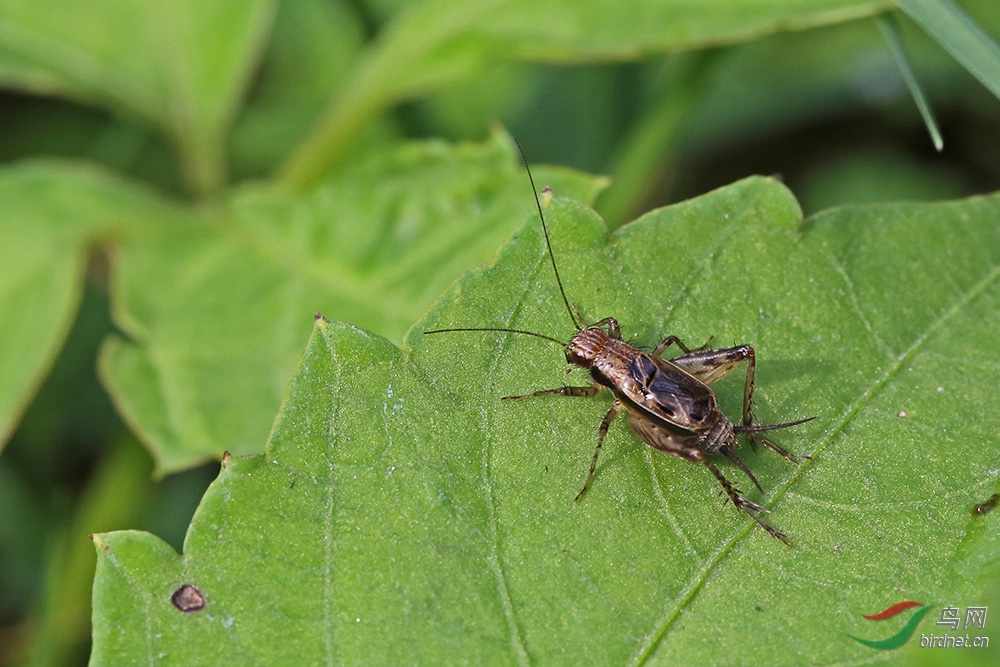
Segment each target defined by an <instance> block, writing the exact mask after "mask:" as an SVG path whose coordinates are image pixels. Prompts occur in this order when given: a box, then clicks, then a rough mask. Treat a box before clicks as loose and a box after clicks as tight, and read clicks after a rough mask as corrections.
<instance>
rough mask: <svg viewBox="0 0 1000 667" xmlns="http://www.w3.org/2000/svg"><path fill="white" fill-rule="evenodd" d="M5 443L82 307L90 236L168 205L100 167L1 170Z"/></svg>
mask: <svg viewBox="0 0 1000 667" xmlns="http://www.w3.org/2000/svg"><path fill="white" fill-rule="evenodd" d="M0 201H2V202H3V203H4V205H3V207H2V209H0V266H3V271H2V272H0V323H2V326H0V447H2V446H3V444H6V442H7V440H9V438H10V435H11V433H12V432H13V429H14V427H15V426H16V425H17V422H18V420H19V418H20V415H21V414H22V413H23V411H24V409H25V408H26V406H27V404H28V402H29V401H30V400H31V398H32V396H33V395H34V393H35V391H36V390H37V388H38V386H39V385H40V384H41V382H42V380H43V379H44V377H45V375H46V374H47V373H48V370H49V367H50V366H51V364H52V363H53V361H54V360H55V357H56V355H57V354H58V352H59V348H60V347H61V346H62V342H63V339H64V338H65V336H66V334H67V332H68V331H69V328H70V325H71V324H72V322H73V318H74V316H75V314H76V310H77V306H78V304H79V301H80V295H81V293H82V289H83V272H84V269H85V264H86V257H87V250H88V247H89V245H90V244H91V243H94V242H95V241H97V240H98V239H102V238H107V237H109V236H111V235H114V234H116V233H123V232H124V231H125V230H127V229H129V228H131V227H132V225H133V224H134V223H135V221H137V220H144V219H150V218H156V217H160V218H163V217H164V216H165V215H168V213H167V212H168V211H169V209H168V207H166V206H165V205H164V204H162V203H161V202H159V201H158V200H156V199H155V198H154V197H152V196H150V195H149V194H148V193H146V192H145V191H143V190H141V189H139V188H136V187H135V186H133V185H131V184H128V183H126V182H125V181H122V180H119V179H117V178H114V177H113V176H110V175H108V174H105V173H103V172H102V171H100V170H97V169H93V168H87V167H76V166H69V165H65V164H58V163H55V162H25V163H21V164H20V165H17V166H13V167H8V168H5V169H3V170H0Z"/></svg>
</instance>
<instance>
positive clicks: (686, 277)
mask: <svg viewBox="0 0 1000 667" xmlns="http://www.w3.org/2000/svg"><path fill="white" fill-rule="evenodd" d="M547 216H548V218H549V220H550V223H551V227H550V228H551V233H552V238H553V245H554V246H555V253H556V256H557V258H558V261H559V266H560V269H561V272H562V276H563V279H564V282H565V284H566V289H567V292H568V294H569V296H570V298H571V300H572V301H573V302H576V303H579V304H580V306H581V308H582V310H583V312H584V314H585V315H586V316H587V317H588V318H590V319H595V318H600V317H604V316H607V315H615V316H616V317H618V318H619V320H620V321H621V323H622V325H623V327H624V328H625V330H626V331H627V332H628V333H629V334H631V333H632V332H635V333H636V334H637V335H636V337H635V339H634V340H635V341H636V342H637V343H642V344H647V345H648V344H655V343H656V342H657V341H658V340H659V338H660V337H662V336H664V335H665V334H667V333H673V334H677V335H680V336H681V337H682V338H684V339H685V340H686V341H687V342H688V343H690V344H694V345H697V344H700V343H701V342H703V341H704V340H705V339H707V338H708V336H710V335H714V336H715V342H716V344H720V345H721V344H726V345H728V344H730V343H734V342H748V343H751V344H753V345H754V346H755V348H756V350H757V355H758V357H757V358H758V367H757V371H758V375H757V404H758V415H759V416H760V417H761V418H762V420H763V421H765V422H774V421H782V420H790V419H795V418H799V417H805V416H811V415H815V416H816V417H817V419H816V420H815V421H813V422H810V423H808V424H806V425H802V426H799V427H796V428H794V429H789V430H786V431H782V432H780V433H776V434H775V438H776V439H777V440H779V441H780V443H781V444H783V445H785V446H787V447H788V448H789V449H791V450H793V451H796V452H799V453H802V454H807V455H810V456H812V459H811V460H809V461H807V462H805V463H803V464H802V465H801V466H799V467H795V466H791V465H789V464H788V463H786V462H785V461H783V460H781V459H780V458H779V457H777V456H775V455H774V454H773V453H770V452H767V451H764V452H759V453H757V454H753V453H751V452H749V451H747V452H745V459H746V461H747V462H748V464H749V465H750V466H751V467H752V468H753V470H754V471H755V473H756V475H757V477H758V478H759V479H760V481H761V483H762V485H763V487H764V489H765V493H764V495H763V497H762V498H761V497H759V494H757V493H756V492H753V493H751V497H752V498H756V499H758V500H759V501H760V502H761V503H762V504H764V505H766V506H767V507H769V508H771V509H772V510H773V513H772V514H770V515H769V517H768V518H769V521H771V522H772V523H773V524H774V525H775V526H777V527H779V528H780V529H782V530H784V531H787V532H788V533H789V535H790V536H791V538H792V541H793V544H794V546H793V548H786V547H784V546H783V545H782V544H780V543H779V542H777V541H776V540H774V539H772V538H771V537H769V536H768V535H767V534H765V533H764V532H763V531H761V530H759V529H758V528H756V527H755V524H753V523H752V522H751V521H750V520H749V519H747V518H746V517H744V516H741V515H740V514H739V513H738V512H736V511H735V510H733V508H732V507H729V506H726V505H724V504H723V503H722V502H721V500H720V499H719V498H718V497H716V495H715V493H714V491H715V488H714V487H715V482H714V480H713V479H712V477H711V475H710V474H708V472H707V471H706V470H704V469H702V468H700V467H698V466H695V465H692V464H690V463H686V462H684V461H681V460H679V459H673V458H669V457H667V456H663V455H661V454H659V453H656V452H654V451H653V450H651V449H650V448H649V447H646V446H645V445H643V444H642V443H641V442H639V441H638V440H637V438H635V436H633V435H632V434H631V433H630V432H629V430H628V428H627V427H626V426H625V424H624V423H616V424H614V425H613V426H612V428H611V432H610V434H609V436H608V440H607V443H606V445H605V448H604V454H603V458H602V460H601V462H600V464H599V466H598V469H597V475H596V478H595V480H594V485H593V487H592V488H591V490H590V493H589V494H588V495H587V496H586V497H584V499H583V500H581V501H580V502H579V503H574V502H573V496H574V494H575V493H576V491H577V490H579V488H580V485H581V484H582V482H583V478H584V474H585V472H586V468H587V464H588V461H589V458H590V454H591V452H592V448H593V444H594V441H595V437H596V431H597V425H598V423H599V422H600V419H601V417H602V415H603V414H604V412H605V411H606V410H607V408H608V405H609V400H610V399H609V397H608V396H606V395H605V396H603V397H597V398H592V399H571V398H555V397H539V398H537V399H532V400H525V401H519V402H501V401H500V400H499V399H500V397H502V396H505V395H509V394H517V393H523V392H525V391H530V390H533V389H538V388H544V387H552V386H558V385H560V384H562V383H563V382H565V381H566V380H565V376H564V375H563V373H562V369H563V368H564V360H563V356H562V353H561V351H560V350H559V349H558V348H557V347H556V346H554V345H552V344H550V343H548V342H546V341H542V340H538V339H536V338H529V337H526V336H516V335H513V334H500V333H454V334H439V335H436V336H433V337H430V336H423V335H422V331H423V330H426V329H429V328H435V327H442V326H494V327H516V328H523V329H528V330H532V331H537V332H541V333H545V334H548V335H553V336H557V337H561V338H566V337H568V336H569V335H570V334H571V332H572V329H571V326H570V322H569V316H568V315H567V314H566V313H565V312H564V309H563V306H562V302H561V299H560V297H559V295H558V292H557V290H556V288H555V284H554V280H553V277H552V274H551V268H550V266H549V263H548V257H547V256H546V254H545V251H544V245H543V242H542V239H541V235H540V232H539V229H538V226H537V223H536V222H535V221H529V222H528V223H527V224H526V226H525V227H523V228H522V229H521V230H520V231H519V232H518V233H517V234H516V235H515V236H514V237H513V239H512V240H511V242H510V243H509V244H508V245H507V246H506V247H505V248H504V249H503V251H502V252H501V254H500V255H499V256H498V258H497V260H496V261H495V262H494V263H493V264H491V265H489V266H487V267H485V268H484V269H481V270H477V271H475V272H472V273H470V274H469V275H467V276H466V277H465V278H463V279H462V280H461V281H459V282H458V283H457V284H456V285H455V286H454V287H453V289H451V290H450V291H449V292H447V293H446V295H445V296H444V297H443V298H442V299H441V300H439V301H438V303H437V304H436V305H435V307H434V308H432V309H431V311H430V312H429V313H428V315H427V316H426V317H425V318H424V320H423V321H421V322H420V323H418V324H417V326H416V327H414V329H412V330H411V332H410V334H409V336H408V337H407V339H406V345H407V347H406V348H405V349H404V350H402V351H401V350H399V349H397V348H395V347H394V346H393V345H392V344H390V343H389V342H388V341H386V340H385V339H382V338H380V337H377V336H373V335H371V334H369V333H366V332H365V331H363V330H359V329H356V328H354V327H352V326H350V325H347V324H337V323H329V322H327V321H325V320H322V319H320V320H317V323H316V326H315V329H314V331H313V336H312V338H311V340H310V342H309V344H308V346H307V347H306V351H305V354H304V356H303V357H302V361H301V364H300V367H299V373H298V374H297V375H296V376H295V379H294V380H293V381H292V384H291V387H290V388H289V391H288V394H287V396H286V400H285V403H284V405H283V407H282V409H281V411H280V413H279V415H278V418H277V420H276V422H275V425H274V429H273V431H272V434H271V438H270V440H269V443H268V446H267V449H266V452H265V454H264V455H263V456H254V457H247V458H230V459H228V460H227V461H226V462H225V464H224V466H223V471H222V473H221V474H220V477H219V479H218V480H217V481H216V482H215V484H213V486H212V487H211V488H210V489H209V491H208V493H207V494H206V496H205V498H204V500H203V502H202V504H201V507H200V508H199V511H198V512H197V513H196V515H195V517H194V519H193V521H192V525H191V528H190V531H189V533H188V537H187V540H186V543H185V547H184V554H183V555H178V554H176V553H174V552H173V551H172V550H171V549H169V548H168V547H167V546H166V545H165V544H163V543H162V542H161V541H159V540H158V539H156V538H155V537H153V536H151V535H147V534H141V533H135V532H125V533H109V534H105V535H100V536H98V537H97V538H96V542H97V545H98V553H99V566H98V574H97V579H96V582H95V588H94V596H95V597H94V627H95V634H94V641H95V644H94V654H93V662H94V664H117V663H120V662H125V661H135V660H140V659H141V660H145V661H152V662H156V663H158V664H186V663H190V662H191V661H192V660H196V661H201V662H206V663H212V664H246V663H248V662H254V663H259V664H316V663H320V662H323V663H337V664H341V663H354V664H373V663H378V664H398V663H402V662H407V663H410V662H419V663H426V664H450V663H459V662H461V663H471V664H506V663H511V664H528V663H533V664H704V665H708V664H711V665H725V664H733V665H737V664H738V665H742V664H773V665H785V664H787V665H797V664H835V663H866V662H872V661H880V660H884V659H886V658H887V657H900V656H905V655H907V653H906V651H908V650H911V649H912V648H913V647H912V646H908V647H907V648H905V649H902V650H901V651H900V652H899V653H895V654H888V653H879V652H877V651H876V650H875V649H871V648H868V647H866V646H863V645H861V644H859V643H856V642H854V641H853V640H851V639H849V638H848V637H847V636H846V635H845V632H850V633H851V634H853V635H856V636H862V637H865V636H868V637H871V638H874V639H880V638H882V637H884V636H887V635H889V634H891V632H885V631H884V628H883V627H881V626H880V627H871V622H869V621H865V620H864V619H862V618H861V615H862V614H872V613H875V612H878V611H881V610H882V609H884V608H886V607H888V606H889V605H890V604H892V603H895V602H899V601H900V600H903V599H911V600H918V601H921V602H923V603H925V604H946V603H951V604H954V605H957V606H962V607H964V606H967V605H968V606H971V605H975V604H977V603H981V602H982V600H981V599H980V598H979V597H978V596H979V594H980V593H981V592H982V590H983V586H984V583H983V582H984V580H985V578H987V577H990V576H992V577H996V576H997V575H998V574H1000V572H998V564H997V558H996V551H995V540H993V538H992V537H991V535H992V534H994V533H995V532H996V530H995V524H996V522H997V521H1000V514H996V513H994V514H989V515H985V516H979V517H972V516H971V513H970V510H971V509H972V507H973V505H974V504H975V503H977V502H981V501H983V500H985V499H986V498H987V497H989V495H990V494H991V493H993V492H994V491H995V490H996V489H997V479H998V475H1000V461H998V459H1000V448H998V447H997V445H996V438H995V433H996V432H997V430H998V426H1000V424H998V422H1000V417H998V416H997V413H996V411H995V409H994V405H993V404H994V402H995V401H994V396H995V393H996V392H995V388H996V379H995V378H996V374H997V362H996V359H997V358H998V343H997V338H996V335H995V332H996V331H997V328H998V325H1000V321H998V320H1000V300H998V299H1000V294H998V290H997V282H998V278H1000V232H998V230H1000V196H991V197H982V198H976V199H970V200H966V201H960V202H954V203H942V204H905V205H904V204H900V205H882V206H870V207H857V208H849V209H840V210H833V211H830V212H827V213H825V214H822V215H819V216H816V217H814V218H812V219H810V220H808V221H806V223H805V224H803V222H802V220H801V215H800V212H799V208H798V205H797V203H796V202H795V200H794V198H793V197H792V196H791V195H790V194H789V193H788V191H787V190H786V189H785V188H784V187H783V186H781V185H780V184H778V183H776V182H774V181H772V180H769V179H762V178H753V179H748V180H745V181H741V182H739V183H736V184H734V185H732V186H730V187H727V188H724V189H722V190H718V191H716V192H713V193H710V194H708V195H705V196H704V197H701V198H698V199H696V200H692V201H690V202H686V203H683V204H679V205H676V206H672V207H669V208H665V209H662V210H658V211H655V212H653V213H650V214H648V215H647V216H645V217H643V218H642V219H640V220H639V221H636V222H634V223H632V224H631V225H628V226H626V227H624V228H622V229H621V230H619V231H618V232H616V233H615V234H614V235H613V236H612V237H610V238H609V237H608V236H607V234H606V232H605V230H604V228H603V225H602V224H601V222H600V220H599V219H598V218H597V217H596V216H595V215H594V214H593V212H592V211H590V210H589V209H587V208H585V207H582V206H580V205H578V204H576V203H573V202H570V201H567V200H563V199H555V200H553V202H552V204H551V205H550V206H549V207H548V211H547ZM629 339H631V337H629ZM570 382H571V383H572V384H581V385H582V384H586V383H587V382H588V379H587V378H586V377H585V376H582V373H579V372H578V373H576V374H574V375H573V376H571V377H570ZM741 385H742V383H741V381H740V378H727V379H725V380H722V381H720V382H719V383H718V390H719V396H720V400H721V401H722V405H723V406H724V408H725V409H726V410H727V411H729V413H730V414H733V413H734V412H735V411H736V410H738V405H739V400H740V394H741ZM725 470H726V472H727V474H729V475H730V476H731V477H732V478H733V479H737V480H738V481H739V483H740V484H741V485H742V486H743V487H744V488H747V487H749V486H750V485H749V484H748V483H747V482H746V480H745V479H738V478H739V471H737V470H735V469H734V468H733V467H732V466H726V467H725ZM984 526H985V528H984ZM183 585H190V586H194V587H195V588H196V589H197V590H198V591H199V594H200V595H201V596H202V597H203V599H204V601H205V606H204V608H203V609H200V610H189V611H186V612H182V611H180V610H179V609H178V608H177V607H175V606H174V605H172V604H171V596H172V594H173V593H174V592H175V591H177V590H179V589H180V588H181V587H182V586H183ZM933 620H934V617H933V615H931V616H928V617H927V618H926V619H925V620H924V621H923V624H924V625H922V626H921V628H923V629H924V630H925V631H926V632H935V631H938V632H937V633H938V634H939V629H938V628H936V627H935V626H934V625H933ZM925 626H926V627H925ZM895 629H898V628H895ZM895 629H893V632H894V631H895ZM880 632H884V635H882V636H881V637H880V636H877V635H878V634H879V633H880ZM279 638H280V639H279ZM911 644H914V642H911Z"/></svg>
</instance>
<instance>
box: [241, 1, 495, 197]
mask: <svg viewBox="0 0 1000 667" xmlns="http://www.w3.org/2000/svg"><path fill="white" fill-rule="evenodd" d="M363 40H364V30H363V26H362V25H361V22H360V20H359V19H358V18H357V17H356V16H354V15H353V13H352V12H351V8H350V7H349V6H348V3H344V2H329V1H328V0H284V1H283V2H282V3H281V5H280V6H279V8H278V14H277V16H276V17H275V22H274V29H273V31H272V33H271V40H270V42H269V43H268V46H267V50H266V51H265V52H264V54H263V58H262V60H261V63H260V67H259V71H258V73H257V77H256V81H255V82H254V86H253V88H252V90H251V91H250V96H249V98H248V99H247V100H246V104H245V105H244V106H243V108H242V109H240V112H239V115H238V116H237V118H236V120H235V122H234V126H233V136H232V139H231V145H230V149H231V161H232V165H231V166H232V172H233V175H234V177H237V178H238V177H245V176H258V177H259V176H265V175H268V174H269V173H270V172H271V170H273V169H274V168H275V165H277V164H280V162H281V160H282V159H284V157H285V155H287V154H288V152H289V151H290V150H291V149H292V147H294V146H295V144H296V143H297V142H299V141H300V140H301V139H302V137H303V136H305V134H306V133H307V132H308V131H309V129H310V128H311V127H312V124H313V123H315V122H316V118H317V117H318V116H319V114H320V112H321V111H322V110H323V107H324V106H325V105H326V103H327V102H328V100H329V99H330V96H331V95H332V94H333V92H334V91H335V90H336V89H337V87H338V86H339V85H340V84H341V83H342V82H343V80H344V79H346V78H347V77H348V76H349V75H350V72H351V68H352V67H353V66H354V64H355V62H356V60H357V57H358V51H359V50H360V49H361V47H362V42H363ZM481 128H482V126H480V129H481Z"/></svg>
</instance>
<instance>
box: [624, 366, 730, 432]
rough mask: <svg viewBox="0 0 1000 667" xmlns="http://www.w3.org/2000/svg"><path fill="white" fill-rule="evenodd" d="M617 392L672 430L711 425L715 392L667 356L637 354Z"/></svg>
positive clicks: (696, 429)
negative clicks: (626, 377) (626, 379)
mask: <svg viewBox="0 0 1000 667" xmlns="http://www.w3.org/2000/svg"><path fill="white" fill-rule="evenodd" d="M628 379H629V381H628V382H624V383H622V386H621V387H620V388H619V392H616V393H620V394H622V395H623V396H622V398H624V399H625V400H626V402H627V403H629V404H630V405H631V406H632V407H633V408H637V409H639V410H640V411H641V412H643V413H644V416H646V417H651V418H653V419H654V420H655V421H658V422H660V423H661V425H662V426H666V427H667V428H670V429H673V430H675V431H676V430H682V431H689V432H692V433H698V432H702V431H705V430H708V429H710V428H711V427H712V425H713V424H714V422H715V420H716V418H717V415H718V412H719V408H718V404H717V402H716V399H715V393H714V392H713V391H712V390H711V389H710V388H709V387H708V386H707V385H706V384H705V383H703V382H701V381H700V380H698V378H696V377H694V376H693V375H691V374H689V373H687V372H685V371H684V370H682V369H680V368H678V367H677V366H675V365H674V364H672V363H670V362H669V361H667V360H666V359H661V358H660V357H653V356H650V355H648V354H640V355H639V356H637V357H636V358H635V360H634V361H633V362H632V364H631V366H630V367H629V378H628Z"/></svg>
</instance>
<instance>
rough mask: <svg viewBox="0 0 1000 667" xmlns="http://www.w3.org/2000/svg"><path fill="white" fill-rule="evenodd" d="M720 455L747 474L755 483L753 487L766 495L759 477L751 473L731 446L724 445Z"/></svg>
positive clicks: (720, 449) (720, 448)
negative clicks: (758, 479)
mask: <svg viewBox="0 0 1000 667" xmlns="http://www.w3.org/2000/svg"><path fill="white" fill-rule="evenodd" d="M734 443H735V441H734ZM719 453H720V454H722V455H723V456H725V457H726V458H727V459H729V460H730V461H732V462H733V463H735V464H736V467H737V468H739V469H740V470H742V471H743V474H745V475H746V476H747V477H749V478H750V481H751V482H753V485H754V486H756V487H757V490H758V491H760V492H761V493H764V489H763V488H761V486H760V482H758V481H757V477H756V476H754V474H753V473H752V472H750V468H748V467H747V464H746V463H743V460H742V459H741V458H740V457H739V456H737V455H736V451H735V450H734V449H733V448H732V447H731V446H729V445H728V444H726V445H723V446H722V447H719Z"/></svg>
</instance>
